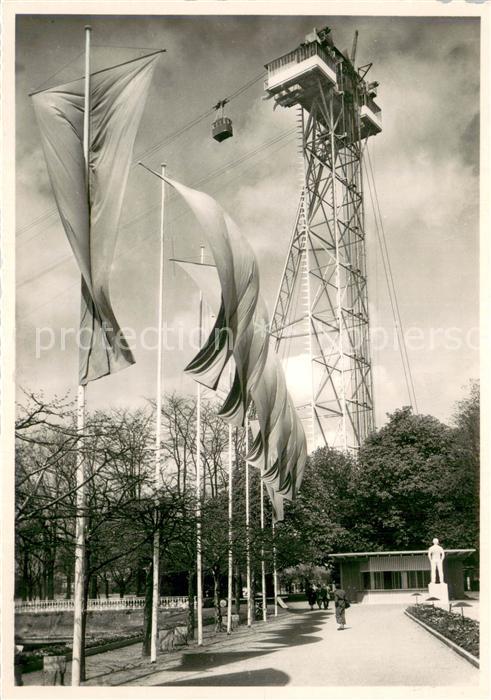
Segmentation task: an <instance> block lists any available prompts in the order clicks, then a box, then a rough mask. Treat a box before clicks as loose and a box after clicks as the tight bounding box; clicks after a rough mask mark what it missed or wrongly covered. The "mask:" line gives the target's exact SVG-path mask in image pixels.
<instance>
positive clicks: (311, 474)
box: [277, 384, 479, 567]
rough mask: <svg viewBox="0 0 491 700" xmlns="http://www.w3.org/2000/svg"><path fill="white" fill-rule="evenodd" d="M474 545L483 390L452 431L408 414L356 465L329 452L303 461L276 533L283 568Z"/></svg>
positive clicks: (464, 405)
mask: <svg viewBox="0 0 491 700" xmlns="http://www.w3.org/2000/svg"><path fill="white" fill-rule="evenodd" d="M433 537H438V538H439V539H440V540H441V542H442V544H443V545H444V546H445V547H447V548H458V547H476V548H477V547H478V546H479V387H478V386H477V384H472V385H471V389H470V393H469V396H468V398H466V399H465V400H463V401H461V402H460V403H458V404H457V410H456V413H455V416H454V421H453V426H447V425H445V424H443V423H442V422H440V421H439V420H437V419H436V418H434V417H432V416H425V415H414V414H413V412H412V410H411V408H409V407H404V408H401V409H399V410H397V411H395V412H394V413H392V414H390V415H389V416H388V422H387V423H386V425H384V426H383V427H382V428H380V429H379V430H377V431H375V432H373V433H372V434H371V435H370V436H369V437H368V439H367V440H366V442H365V444H364V445H363V447H362V448H361V450H360V452H359V454H358V457H357V458H356V459H354V458H352V457H349V456H347V455H344V454H342V453H340V452H337V451H335V450H331V449H329V448H321V449H318V450H316V451H315V452H314V453H313V454H312V455H311V456H310V458H309V461H308V464H307V468H306V472H305V478H304V482H303V484H302V488H301V491H300V494H299V495H298V498H297V501H296V502H295V503H294V504H292V505H291V506H289V507H288V508H287V509H286V517H285V521H284V523H282V524H281V525H280V526H279V527H278V528H277V544H278V559H279V565H280V567H286V566H291V565H294V564H298V563H304V564H309V565H311V564H322V563H323V562H325V561H326V559H327V554H328V553H329V552H340V551H373V550H386V551H389V550H402V549H424V548H426V547H428V545H429V544H430V543H431V540H432V539H433Z"/></svg>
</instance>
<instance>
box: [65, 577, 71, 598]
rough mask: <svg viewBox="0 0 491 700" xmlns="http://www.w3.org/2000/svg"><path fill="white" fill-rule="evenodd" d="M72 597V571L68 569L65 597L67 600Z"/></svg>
mask: <svg viewBox="0 0 491 700" xmlns="http://www.w3.org/2000/svg"><path fill="white" fill-rule="evenodd" d="M71 597H72V572H71V571H67V572H66V591H65V598H66V600H70V598H71Z"/></svg>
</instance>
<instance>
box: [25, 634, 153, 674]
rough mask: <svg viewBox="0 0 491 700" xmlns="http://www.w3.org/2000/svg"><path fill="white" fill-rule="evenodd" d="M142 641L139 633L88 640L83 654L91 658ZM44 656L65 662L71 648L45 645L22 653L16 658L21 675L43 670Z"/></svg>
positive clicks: (69, 655) (68, 646)
mask: <svg viewBox="0 0 491 700" xmlns="http://www.w3.org/2000/svg"><path fill="white" fill-rule="evenodd" d="M141 639H142V634H141V631H138V632H134V633H132V634H124V635H122V634H113V635H105V636H104V637H97V638H93V639H88V640H86V642H85V654H86V656H91V655H93V654H98V653H100V652H103V651H110V650H111V649H118V648H119V647H122V646H126V645H128V644H134V643H135V642H138V641H140V640H141ZM26 646H28V645H26ZM45 656H66V658H67V661H70V660H71V658H72V648H71V646H70V645H68V644H46V646H43V647H38V648H36V649H33V650H27V651H22V652H21V653H20V654H19V655H18V657H19V661H20V664H21V666H22V673H30V672H31V671H40V670H41V669H42V668H43V658H44V657H45Z"/></svg>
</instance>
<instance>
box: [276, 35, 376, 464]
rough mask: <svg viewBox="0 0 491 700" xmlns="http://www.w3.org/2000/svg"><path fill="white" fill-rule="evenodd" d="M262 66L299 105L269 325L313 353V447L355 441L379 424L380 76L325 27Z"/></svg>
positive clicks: (284, 100)
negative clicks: (375, 200) (373, 320)
mask: <svg viewBox="0 0 491 700" xmlns="http://www.w3.org/2000/svg"><path fill="white" fill-rule="evenodd" d="M266 67H267V69H268V80H267V83H266V86H265V87H266V90H267V92H268V94H269V95H270V96H271V97H274V99H275V102H276V103H277V104H279V105H281V106H285V107H290V106H294V105H295V106H296V107H297V109H298V126H299V137H300V155H301V161H302V186H301V193H300V203H299V206H298V210H297V214H296V219H295V225H294V228H293V233H292V238H291V241H290V246H289V250H288V255H287V260H286V263H285V267H284V271H283V276H282V280H281V283H280V287H279V292H278V297H277V302H276V306H275V310H274V313H273V317H272V324H271V335H272V336H273V338H274V339H275V343H276V349H277V351H278V352H279V353H280V354H282V353H283V350H284V349H285V348H286V346H288V353H289V354H290V355H292V354H293V355H299V356H300V355H302V354H303V355H304V356H305V355H306V357H307V363H308V365H309V368H308V369H309V371H308V372H307V375H308V376H309V382H310V391H309V394H310V397H309V401H308V406H307V405H305V406H304V407H303V408H304V409H305V410H306V413H305V419H306V420H307V419H309V421H308V422H309V423H310V427H311V429H310V431H307V433H308V439H309V449H310V450H311V449H313V448H314V447H317V446H319V445H324V444H326V445H329V446H331V447H334V448H338V449H342V450H348V451H352V450H356V449H357V448H358V447H359V446H360V444H361V443H362V442H363V440H364V439H365V437H366V436H367V435H368V434H369V433H370V432H371V430H372V429H373V424H374V423H373V386H372V371H371V361H370V347H369V309H368V291H367V266H366V250H365V217H364V208H363V175H362V157H363V148H364V145H365V141H366V139H367V138H368V137H369V136H372V135H374V134H376V133H378V132H379V131H380V130H381V117H380V109H379V108H378V106H377V105H376V104H375V102H374V101H373V97H374V94H375V89H376V84H374V83H371V84H367V82H366V80H365V79H364V76H365V75H366V72H367V68H366V67H365V72H364V73H363V70H361V69H360V70H358V71H357V70H355V68H354V66H353V63H352V61H351V60H350V59H349V58H348V57H347V56H346V55H345V54H343V53H342V52H340V51H338V50H337V49H336V48H335V46H334V44H333V43H332V39H331V37H330V31H329V30H328V29H327V28H326V29H324V30H322V32H319V33H317V32H315V31H314V33H313V35H309V36H308V37H306V41H305V42H304V44H302V45H301V46H300V47H298V48H297V49H296V50H295V51H292V52H290V53H289V54H287V55H286V56H283V57H281V58H279V59H276V60H275V61H273V62H272V63H270V64H268V65H267V66H266ZM302 340H303V342H302ZM305 341H307V342H305ZM307 375H306V376H307Z"/></svg>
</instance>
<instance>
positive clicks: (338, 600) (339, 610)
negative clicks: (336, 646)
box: [334, 587, 350, 630]
mask: <svg viewBox="0 0 491 700" xmlns="http://www.w3.org/2000/svg"><path fill="white" fill-rule="evenodd" d="M334 605H335V606H336V622H337V623H338V630H344V626H345V624H346V614H345V611H346V608H349V606H350V602H349V600H348V598H347V596H346V592H345V591H343V589H342V588H337V587H336V590H335V591H334Z"/></svg>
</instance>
